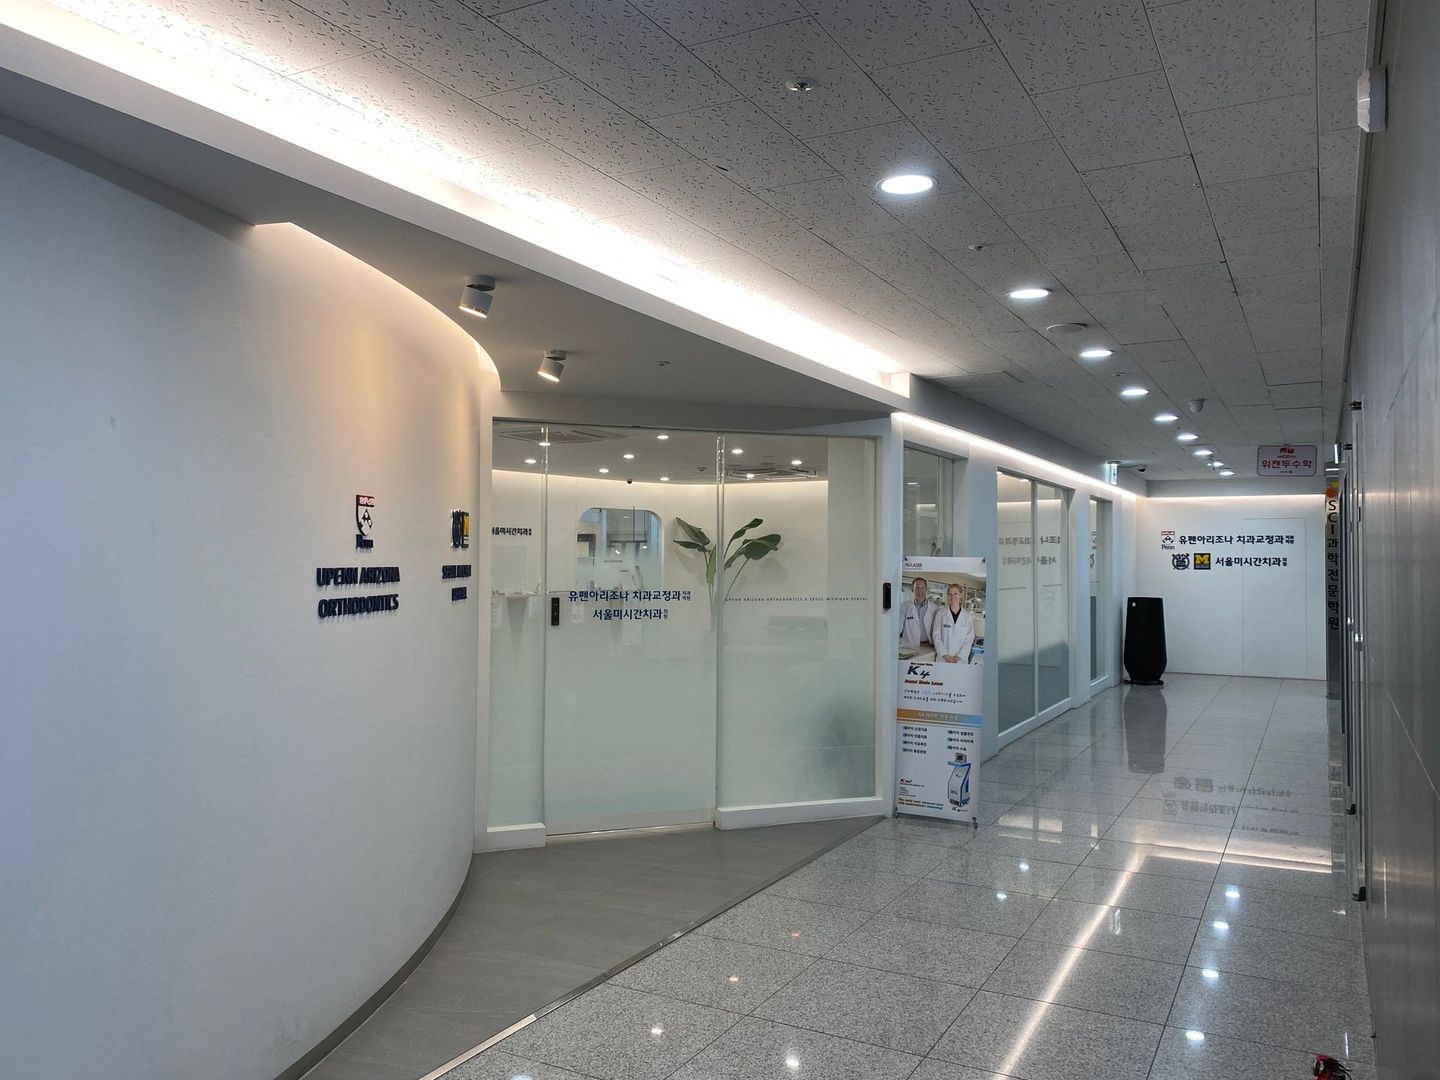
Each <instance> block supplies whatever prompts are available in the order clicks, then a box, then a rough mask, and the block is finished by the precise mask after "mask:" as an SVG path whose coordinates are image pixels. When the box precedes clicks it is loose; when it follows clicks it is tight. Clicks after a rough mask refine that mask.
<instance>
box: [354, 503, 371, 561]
mask: <svg viewBox="0 0 1440 1080" xmlns="http://www.w3.org/2000/svg"><path fill="white" fill-rule="evenodd" d="M374 509H375V496H374V495H356V496H355V550H356V551H369V550H370V549H371V548H373V547H374V546H375V540H374V538H373V537H372V535H371V534H372V533H373V532H374V531H375V515H374V513H373V511H374Z"/></svg>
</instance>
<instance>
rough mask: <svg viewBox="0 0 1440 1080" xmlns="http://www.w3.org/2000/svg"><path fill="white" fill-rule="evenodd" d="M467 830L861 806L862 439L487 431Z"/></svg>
mask: <svg viewBox="0 0 1440 1080" xmlns="http://www.w3.org/2000/svg"><path fill="white" fill-rule="evenodd" d="M494 492H495V496H494V532H495V535H494V536H493V537H492V540H493V551H494V572H495V579H494V580H495V584H494V595H493V597H492V601H491V624H492V642H491V658H492V671H491V680H492V681H491V742H490V765H489V773H490V784H489V824H490V827H491V828H492V829H493V828H503V827H523V826H532V827H538V826H539V825H540V824H541V823H543V825H544V828H545V831H546V832H547V833H550V834H556V833H566V832H580V831H592V830H597V829H620V828H633V827H645V826H655V825H668V824H683V823H693V822H704V821H710V820H711V819H712V818H713V817H714V815H715V811H716V808H717V806H718V807H720V808H731V807H746V806H756V805H772V804H783V803H793V802H809V801H821V800H826V799H836V798H849V797H855V796H870V795H874V794H875V792H876V772H875V761H876V754H875V709H876V704H875V693H876V687H875V669H876V661H875V649H876V632H877V618H876V615H877V612H876V609H875V605H874V598H873V597H872V595H871V590H872V589H873V587H874V586H873V582H874V581H875V580H876V579H877V577H878V575H877V573H876V567H875V560H876V550H877V548H876V543H877V538H876V531H877V530H876V520H875V515H876V510H875V447H874V444H873V442H872V441H871V440H868V439H856V438H828V437H819V436H799V435H794V436H792V435H734V434H715V433H697V432H679V431H655V430H641V429H634V428H600V427H590V426H583V427H581V426H559V425H538V424H521V423H509V422H502V423H497V424H496V427H495V472H494Z"/></svg>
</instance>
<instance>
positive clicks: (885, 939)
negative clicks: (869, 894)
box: [829, 915, 1016, 986]
mask: <svg viewBox="0 0 1440 1080" xmlns="http://www.w3.org/2000/svg"><path fill="white" fill-rule="evenodd" d="M1015 940H1016V939H1015V938H1013V937H1006V936H1002V935H999V934H987V933H984V932H983V931H980V930H967V929H965V928H963V927H958V926H938V925H936V924H935V923H927V922H917V921H915V920H914V919H901V918H896V917H895V916H893V915H880V916H877V917H876V918H875V919H874V921H872V922H869V923H866V924H865V925H864V926H862V927H861V928H860V929H859V930H857V931H855V933H853V934H851V935H850V936H849V937H848V938H846V939H845V940H844V941H842V942H841V943H840V944H839V945H837V946H835V948H833V949H831V950H830V953H829V957H830V959H833V960H841V961H844V962H846V963H849V964H860V965H863V966H865V967H873V968H879V969H881V970H883V971H898V972H900V973H902V974H906V975H915V976H919V977H920V978H925V979H937V980H940V981H942V982H952V983H959V984H960V985H961V986H980V985H981V984H983V983H984V982H985V980H986V979H988V978H989V977H990V975H991V973H992V972H993V971H994V970H995V968H996V967H997V966H998V965H999V963H1000V961H1001V960H1003V959H1004V957H1005V954H1006V953H1008V952H1009V951H1010V948H1011V947H1012V946H1013V945H1014V944H1015Z"/></svg>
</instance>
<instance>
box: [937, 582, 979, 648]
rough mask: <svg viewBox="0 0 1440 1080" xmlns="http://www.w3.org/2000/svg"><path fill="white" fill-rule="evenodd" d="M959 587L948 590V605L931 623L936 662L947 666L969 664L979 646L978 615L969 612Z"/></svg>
mask: <svg viewBox="0 0 1440 1080" xmlns="http://www.w3.org/2000/svg"><path fill="white" fill-rule="evenodd" d="M961 595H962V594H961V590H960V586H959V585H954V584H952V585H948V586H946V588H945V606H944V607H942V608H941V609H940V610H939V611H937V612H936V613H935V617H934V621H933V622H931V624H930V640H931V641H932V642H934V644H935V657H936V659H938V660H940V661H942V662H944V663H947V664H968V663H969V662H970V648H971V646H973V645H974V644H975V616H974V615H973V614H972V613H970V612H969V611H966V610H965V607H964V601H963V600H962V598H961Z"/></svg>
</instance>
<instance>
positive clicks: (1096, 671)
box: [1089, 498, 1110, 680]
mask: <svg viewBox="0 0 1440 1080" xmlns="http://www.w3.org/2000/svg"><path fill="white" fill-rule="evenodd" d="M1109 517H1110V504H1109V503H1103V502H1101V501H1100V500H1099V499H1093V498H1092V499H1091V500H1090V560H1089V561H1090V601H1089V602H1090V678H1091V679H1092V680H1093V679H1098V678H1100V677H1101V676H1103V675H1104V674H1105V669H1106V666H1107V665H1106V663H1105V658H1106V657H1107V656H1109V648H1110V645H1109V642H1108V640H1107V638H1108V636H1109V635H1108V634H1107V633H1106V630H1107V626H1106V620H1105V610H1106V607H1107V605H1106V603H1105V563H1106V559H1107V555H1106V551H1107V543H1108V536H1107V533H1108V530H1109V528H1110V520H1109Z"/></svg>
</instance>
